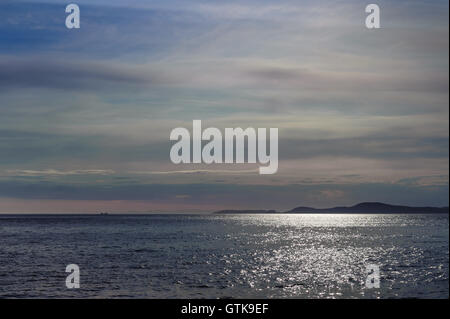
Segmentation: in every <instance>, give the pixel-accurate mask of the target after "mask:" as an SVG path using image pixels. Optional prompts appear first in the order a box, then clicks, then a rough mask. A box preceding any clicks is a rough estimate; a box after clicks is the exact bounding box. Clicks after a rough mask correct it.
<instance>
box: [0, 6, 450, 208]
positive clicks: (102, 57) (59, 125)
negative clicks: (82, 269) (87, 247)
mask: <svg viewBox="0 0 450 319" xmlns="http://www.w3.org/2000/svg"><path fill="white" fill-rule="evenodd" d="M73 2H74V3H77V4H78V5H79V6H80V9H81V28H80V29H77V30H75V29H72V30H69V29H67V28H66V27H65V24H64V22H65V18H66V15H67V14H66V13H65V6H66V5H67V4H68V3H69V2H67V3H66V2H64V1H56V0H55V1H50V0H48V1H39V0H29V1H26V2H25V1H9V0H6V1H2V2H1V3H0V212H82V211H99V210H108V211H210V210H215V209H225V208H255V209H289V208H292V207H295V206H299V205H301V206H316V207H327V206H334V205H351V204H354V203H356V202H361V201H383V202H389V203H394V204H406V205H424V206H425V205H433V206H447V205H448V202H449V200H448V190H449V188H448V181H449V174H448V172H449V120H448V116H449V105H448V103H449V88H448V87H449V71H448V68H449V63H448V59H449V49H448V45H449V42H448V37H449V27H448V26H449V5H448V1H437V0H435V1H403V0H400V1H372V2H375V3H377V4H378V5H379V6H380V8H381V28H380V29H377V30H368V29H366V27H365V24H364V21H365V18H366V15H367V14H366V13H365V10H364V9H365V6H366V5H367V4H368V3H371V1H344V0H343V1H312V0H311V1H300V0H297V1H293V0H292V1H289V0H282V1H268V0H258V1H256V0H255V1H243V0H236V1H235V0H227V1H225V0H217V1H205V0H203V1H198V0H190V1H181V0H180V1H171V0H167V1H143V0H142V1H139V0H135V1H121V0H109V1H103V0H99V1H85V0H79V1H73ZM194 119H200V120H202V124H203V127H204V128H206V127H209V126H212V127H218V128H221V129H223V128H225V127H242V128H246V127H255V128H256V127H267V128H268V127H277V128H279V145H280V149H279V170H278V173H277V174H274V175H259V174H258V172H257V168H258V167H259V164H257V165H253V164H239V165H224V164H217V165H202V164H200V165H199V164H197V165H189V164H184V165H174V164H172V163H171V161H170V159H169V151H170V148H171V146H172V145H173V142H171V141H170V140H169V134H170V131H171V130H172V129H173V128H175V127H180V126H181V127H186V128H188V129H189V130H191V129H192V120H194Z"/></svg>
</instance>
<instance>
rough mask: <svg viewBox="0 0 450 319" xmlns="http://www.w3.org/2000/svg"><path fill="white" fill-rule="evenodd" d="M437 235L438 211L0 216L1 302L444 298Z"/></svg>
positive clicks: (440, 234) (444, 249)
mask: <svg viewBox="0 0 450 319" xmlns="http://www.w3.org/2000/svg"><path fill="white" fill-rule="evenodd" d="M448 236H449V223H448V215H224V216H217V215H216V216H214V215H208V216H199V215H170V216H168V215H146V216H129V215H128V216H127V215H119V216H115V215H108V216H87V215H84V216H80V215H78V216H75V215H72V216H64V215H57V216H49V215H47V216H44V215H41V216H19V215H15V216H13V215H9V216H2V215H0V297H9V298H13V297H19V298H20V297H32V298H41V297H89V298H93V297H100V298H104V297H115V298H118V297H125V298H130V297H132V298H241V297H256V298H258V297H262V298H268V297H271V298H323V297H325V298H409V297H415V298H448V297H449V247H448ZM68 264H77V265H78V266H79V267H80V274H81V275H80V277H81V287H80V289H67V288H66V286H65V279H66V276H67V275H68V274H67V273H65V268H66V265H68ZM368 264H375V265H379V267H380V275H381V279H380V288H379V289H376V288H374V289H369V288H367V287H366V286H365V282H366V266H367V265H368Z"/></svg>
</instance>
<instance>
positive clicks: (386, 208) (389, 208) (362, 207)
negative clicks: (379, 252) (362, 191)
mask: <svg viewBox="0 0 450 319" xmlns="http://www.w3.org/2000/svg"><path fill="white" fill-rule="evenodd" d="M448 212H449V209H448V207H413V206H400V205H390V204H385V203H378V202H365V203H359V204H356V205H354V206H338V207H332V208H312V207H303V206H299V207H295V208H293V209H291V210H289V211H280V212H278V211H276V210H233V209H231V210H220V211H216V212H214V213H213V214H448Z"/></svg>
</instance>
